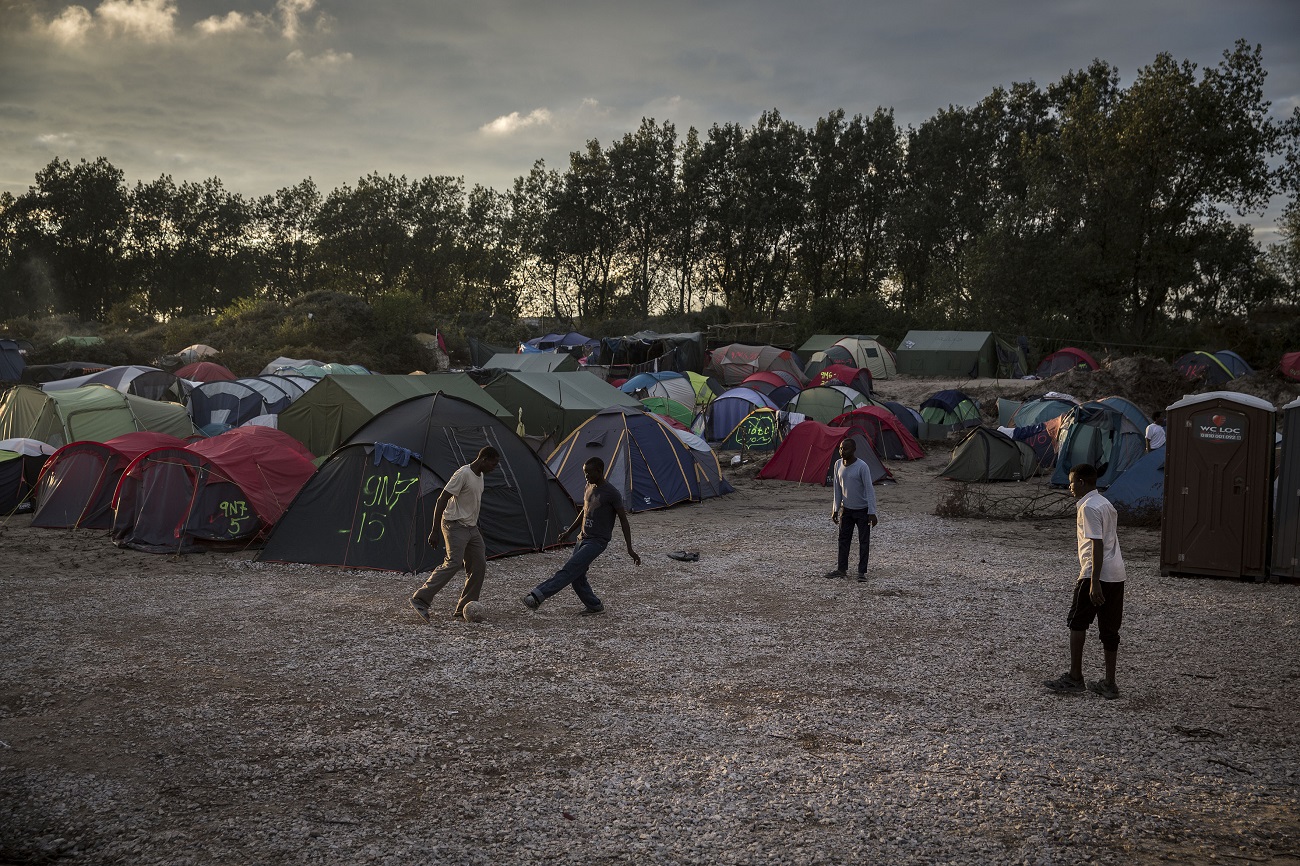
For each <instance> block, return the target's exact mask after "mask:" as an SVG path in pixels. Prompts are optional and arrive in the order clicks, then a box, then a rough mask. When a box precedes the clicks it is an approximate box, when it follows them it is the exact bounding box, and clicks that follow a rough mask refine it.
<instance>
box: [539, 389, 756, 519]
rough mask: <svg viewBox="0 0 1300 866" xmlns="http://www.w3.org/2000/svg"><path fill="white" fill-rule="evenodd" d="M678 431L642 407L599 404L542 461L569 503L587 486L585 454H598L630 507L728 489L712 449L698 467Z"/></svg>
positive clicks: (675, 501) (642, 507)
mask: <svg viewBox="0 0 1300 866" xmlns="http://www.w3.org/2000/svg"><path fill="white" fill-rule="evenodd" d="M678 432H679V431H675V430H673V428H671V427H669V426H668V425H667V424H664V423H662V422H661V421H659V420H657V419H656V418H655V417H654V415H651V414H648V413H646V412H639V411H636V410H633V409H624V408H622V407H619V408H615V409H605V410H603V411H601V412H597V413H596V414H595V415H594V416H592V417H591V418H589V419H588V420H587V421H586V422H585V423H583V425H582V426H581V427H579V428H578V429H577V430H574V431H573V432H572V433H571V434H569V436H568V438H567V439H565V440H564V441H563V442H561V443H560V445H559V447H558V448H556V449H555V451H553V452H552V453H551V456H550V457H549V458H547V461H546V465H547V466H548V467H549V468H550V470H551V472H553V473H554V474H555V477H556V478H558V479H559V481H560V484H562V485H564V489H565V490H567V491H568V493H569V496H570V497H572V498H573V500H574V502H581V501H582V496H583V491H584V490H585V489H586V486H587V481H586V478H585V477H584V476H583V472H582V467H583V465H584V464H585V463H586V462H587V460H588V459H589V458H592V457H599V458H601V459H602V460H603V461H604V463H605V478H606V479H607V480H608V481H609V482H610V483H611V484H613V485H614V487H616V488H617V489H618V490H619V492H621V493H622V494H623V502H624V503H626V505H627V510H628V511H632V512H636V511H649V510H651V509H656V508H668V507H669V506H672V505H676V504H678V503H680V502H700V501H702V500H704V499H706V498H708V497H710V496H717V495H720V494H722V493H731V492H732V487H731V485H730V484H727V483H726V482H725V481H723V480H722V473H721V470H720V469H719V467H718V460H717V457H715V456H714V455H713V452H712V451H711V450H710V451H709V453H708V458H709V460H710V461H711V462H712V465H711V466H707V467H706V466H703V465H702V464H701V463H700V462H697V460H696V457H695V455H694V454H692V452H691V448H690V447H688V446H687V445H686V443H685V442H683V441H682V438H681V437H680V436H679V435H678ZM706 447H707V446H706ZM702 475H703V476H704V479H703V480H704V483H703V484H701V476H702Z"/></svg>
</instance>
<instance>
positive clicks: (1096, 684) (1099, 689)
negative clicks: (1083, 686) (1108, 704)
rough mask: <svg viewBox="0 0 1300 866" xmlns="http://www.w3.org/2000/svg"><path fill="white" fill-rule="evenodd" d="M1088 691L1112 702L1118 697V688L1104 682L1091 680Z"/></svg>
mask: <svg viewBox="0 0 1300 866" xmlns="http://www.w3.org/2000/svg"><path fill="white" fill-rule="evenodd" d="M1088 691H1090V692H1094V693H1096V694H1099V695H1101V696H1102V697H1103V698H1105V699H1106V700H1108V701H1113V700H1115V699H1116V698H1117V697H1119V686H1117V685H1115V684H1114V683H1108V682H1106V681H1105V680H1093V681H1092V682H1090V683H1088Z"/></svg>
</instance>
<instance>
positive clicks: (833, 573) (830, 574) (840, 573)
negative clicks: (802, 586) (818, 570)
mask: <svg viewBox="0 0 1300 866" xmlns="http://www.w3.org/2000/svg"><path fill="white" fill-rule="evenodd" d="M848 576H849V575H848V572H845V571H828V572H826V573H825V574H823V575H822V577H831V578H834V577H848Z"/></svg>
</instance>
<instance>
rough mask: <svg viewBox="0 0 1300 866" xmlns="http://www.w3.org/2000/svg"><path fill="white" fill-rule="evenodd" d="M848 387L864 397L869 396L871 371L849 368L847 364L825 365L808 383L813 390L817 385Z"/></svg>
mask: <svg viewBox="0 0 1300 866" xmlns="http://www.w3.org/2000/svg"><path fill="white" fill-rule="evenodd" d="M832 384H839V385H848V386H849V387H850V388H853V389H855V390H857V391H858V392H859V393H861V394H862V395H863V396H864V397H870V396H871V371H870V370H863V369H860V368H858V367H850V366H849V365H847V364H827V365H826V366H825V367H822V368H821V370H820V371H819V372H818V373H817V375H815V376H813V377H812V381H811V382H809V383H808V387H809V388H815V387H817V386H818V385H832Z"/></svg>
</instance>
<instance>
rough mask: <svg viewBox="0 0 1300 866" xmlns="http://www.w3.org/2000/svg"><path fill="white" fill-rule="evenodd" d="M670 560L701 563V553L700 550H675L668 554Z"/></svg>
mask: <svg viewBox="0 0 1300 866" xmlns="http://www.w3.org/2000/svg"><path fill="white" fill-rule="evenodd" d="M668 558H669V559H675V560H677V561H678V562H699V561H700V552H699V551H698V550H674V551H673V552H672V553H670V554H668Z"/></svg>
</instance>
